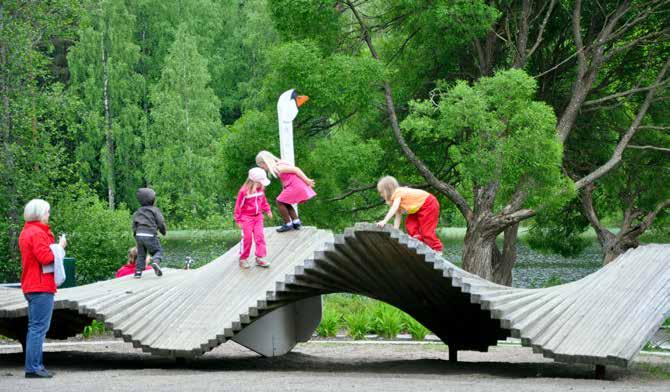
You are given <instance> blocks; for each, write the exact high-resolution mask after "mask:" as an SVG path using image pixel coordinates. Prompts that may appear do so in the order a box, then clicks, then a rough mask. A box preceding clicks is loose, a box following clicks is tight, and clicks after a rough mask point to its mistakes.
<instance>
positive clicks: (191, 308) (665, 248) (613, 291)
mask: <svg viewBox="0 0 670 392" xmlns="http://www.w3.org/2000/svg"><path fill="white" fill-rule="evenodd" d="M266 241H267V243H268V249H270V254H271V257H270V259H269V260H270V261H271V262H272V267H270V268H269V269H267V270H265V269H263V270H261V269H256V268H254V269H251V270H242V269H239V267H238V266H237V254H238V250H239V249H238V247H239V245H238V246H235V247H234V248H233V249H231V250H230V251H229V252H227V253H226V254H224V255H223V256H221V257H219V258H218V259H216V260H215V261H213V262H211V263H209V264H207V265H206V266H203V267H201V268H199V269H196V270H168V271H167V272H166V274H165V275H164V276H163V277H162V278H158V277H155V276H153V275H152V274H145V276H144V277H143V278H142V279H141V280H134V279H133V278H132V277H126V278H121V279H113V280H108V281H103V282H98V283H94V284H91V285H86V286H81V287H76V288H71V289H63V290H60V291H59V292H58V294H57V296H56V304H55V310H54V315H53V321H52V328H51V330H50V332H49V335H48V336H49V337H54V338H65V337H68V336H73V335H75V334H77V333H79V332H81V330H82V328H83V326H84V325H86V324H87V323H90V321H91V320H92V319H98V320H100V321H103V322H104V323H105V325H106V326H107V327H109V328H111V329H112V330H113V331H114V333H115V335H116V336H117V337H122V338H123V339H124V340H125V341H128V342H132V343H133V344H134V345H135V346H136V347H141V348H142V349H143V350H144V351H147V352H151V353H153V354H157V355H169V356H177V357H182V356H183V357H189V356H195V355H201V354H203V353H205V352H207V351H209V350H211V349H212V348H214V347H216V346H218V345H220V344H222V343H224V342H226V341H227V340H228V339H232V340H236V341H238V342H240V343H241V344H244V345H246V346H248V347H250V348H251V349H255V350H256V351H258V352H261V353H263V354H264V355H281V354H283V353H285V352H287V351H289V350H290V349H291V348H292V347H293V345H295V343H296V342H297V341H304V340H307V339H309V337H310V336H311V333H312V332H313V330H314V328H315V327H316V325H317V324H318V321H319V319H320V316H321V314H320V295H322V294H327V293H335V292H347V293H356V294H361V295H365V296H368V297H371V298H375V299H378V300H381V301H384V302H387V303H389V304H391V305H394V306H396V307H398V308H400V309H402V310H403V311H405V312H407V313H408V314H410V315H412V316H413V317H414V318H416V319H417V320H418V321H419V322H421V323H422V324H424V325H425V326H426V327H427V328H428V329H430V330H431V331H432V332H433V333H435V334H436V335H437V336H439V337H440V338H441V339H442V340H443V341H444V342H445V343H447V344H449V346H450V349H451V348H454V349H457V350H478V351H487V349H488V347H489V346H494V345H496V344H497V341H498V340H499V339H504V338H506V337H509V336H513V337H517V338H521V340H522V344H523V345H525V346H530V347H532V348H533V350H534V351H535V352H538V353H542V354H543V355H544V356H546V357H549V358H553V359H555V360H557V361H561V362H579V363H587V364H596V365H617V366H627V365H628V363H629V362H630V360H631V359H632V358H633V357H634V356H635V355H636V354H637V353H638V352H639V350H640V349H641V348H642V346H643V345H644V344H645V343H646V341H647V340H648V339H649V338H650V337H651V335H652V334H653V333H654V332H655V331H656V329H657V328H658V326H659V325H660V324H661V323H662V322H663V320H665V318H667V317H668V316H670V268H668V266H670V245H647V246H643V247H639V248H637V249H633V250H630V251H628V252H627V253H626V254H624V255H622V256H621V257H620V258H619V259H618V260H616V261H615V262H612V263H610V264H608V265H607V266H605V267H603V268H602V269H600V270H598V271H596V272H595V273H593V274H591V275H589V276H587V277H585V278H583V279H581V280H578V281H575V282H571V283H568V284H564V285H560V286H555V287H550V288H544V289H520V288H512V287H507V286H500V285H497V284H494V283H491V282H489V281H486V280H484V279H481V278H479V277H477V276H475V275H472V274H470V273H468V272H465V271H463V270H462V269H460V268H458V267H457V266H455V265H453V264H451V263H449V262H448V261H446V260H444V259H443V258H442V257H441V256H439V255H437V254H436V253H435V252H433V251H432V250H431V249H429V248H428V247H427V246H425V245H424V244H423V243H421V242H419V241H417V240H415V239H413V238H410V237H409V236H407V235H406V234H404V233H402V232H400V231H398V230H395V229H392V228H390V227H386V228H384V229H379V228H377V227H375V226H374V225H370V224H357V225H356V226H355V227H354V228H352V229H347V230H345V232H344V233H343V234H340V235H337V236H335V237H333V235H332V234H331V233H330V232H329V231H325V230H318V229H316V228H309V227H308V228H303V229H302V230H300V231H293V232H289V233H282V234H277V233H276V232H274V230H273V229H268V230H267V231H266ZM315 300H316V301H317V302H315ZM287 309H289V310H287ZM26 312H27V307H26V302H25V300H24V299H23V295H22V294H21V292H20V290H16V289H0V334H3V335H6V336H9V337H13V338H18V337H19V335H21V333H22V331H25V322H26ZM282 312H284V313H283V314H282ZM268 336H271V337H272V339H271V340H272V342H273V343H272V344H273V346H272V347H269V348H268V347H265V346H263V344H264V343H262V342H261V341H262V340H264V339H265V340H268V339H269V338H267V337H268ZM279 337H282V339H285V340H286V342H285V344H284V346H283V347H282V348H279V349H278V348H277V346H276V341H277V339H278V338H279Z"/></svg>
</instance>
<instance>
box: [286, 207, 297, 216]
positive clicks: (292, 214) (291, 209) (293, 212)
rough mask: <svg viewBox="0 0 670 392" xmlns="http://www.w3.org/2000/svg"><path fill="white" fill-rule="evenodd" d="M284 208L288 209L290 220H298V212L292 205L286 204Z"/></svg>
mask: <svg viewBox="0 0 670 392" xmlns="http://www.w3.org/2000/svg"><path fill="white" fill-rule="evenodd" d="M286 209H287V210H288V214H289V216H290V217H291V219H292V220H298V213H297V212H296V210H295V208H293V206H292V205H290V204H286Z"/></svg>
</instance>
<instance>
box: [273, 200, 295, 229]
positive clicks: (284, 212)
mask: <svg viewBox="0 0 670 392" xmlns="http://www.w3.org/2000/svg"><path fill="white" fill-rule="evenodd" d="M289 207H291V205H290V204H286V203H282V202H281V201H279V200H277V208H278V209H279V214H280V215H281V217H282V219H283V220H284V223H285V224H289V223H291V214H290V213H289V210H288V208H289ZM291 209H293V207H291ZM293 213H294V214H295V211H294V212H293Z"/></svg>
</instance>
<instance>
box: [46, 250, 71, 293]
mask: <svg viewBox="0 0 670 392" xmlns="http://www.w3.org/2000/svg"><path fill="white" fill-rule="evenodd" d="M49 248H51V253H53V254H54V262H53V263H51V264H48V265H43V266H42V272H43V273H45V274H46V273H49V272H53V273H54V280H55V281H56V286H60V285H62V284H63V282H65V278H66V276H65V266H63V259H64V258H65V249H63V248H62V247H61V246H60V245H59V244H51V245H49Z"/></svg>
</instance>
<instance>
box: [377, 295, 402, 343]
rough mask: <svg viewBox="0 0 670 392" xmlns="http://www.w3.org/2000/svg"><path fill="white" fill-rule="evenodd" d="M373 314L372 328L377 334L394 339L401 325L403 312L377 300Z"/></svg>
mask: <svg viewBox="0 0 670 392" xmlns="http://www.w3.org/2000/svg"><path fill="white" fill-rule="evenodd" d="M373 314H374V316H373V317H374V319H373V320H374V321H373V329H374V331H375V332H376V333H377V335H379V336H381V337H383V338H385V339H395V337H396V336H397V335H398V334H399V333H400V331H401V330H402V327H403V313H402V312H401V311H400V310H398V309H397V308H395V307H393V306H391V305H388V304H385V303H383V302H377V303H376V304H375V308H374V310H373Z"/></svg>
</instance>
